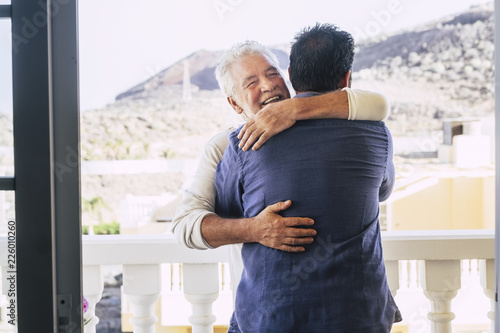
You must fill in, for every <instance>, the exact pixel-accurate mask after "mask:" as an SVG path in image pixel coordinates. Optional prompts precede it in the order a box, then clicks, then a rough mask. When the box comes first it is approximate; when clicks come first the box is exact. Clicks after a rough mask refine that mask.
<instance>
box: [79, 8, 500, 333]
mask: <svg viewBox="0 0 500 333" xmlns="http://www.w3.org/2000/svg"><path fill="white" fill-rule="evenodd" d="M79 5H80V11H79V13H80V64H81V67H80V76H81V110H82V115H81V135H82V136H81V157H82V198H83V220H84V224H85V227H84V228H85V232H87V230H92V229H93V232H94V233H95V234H100V233H103V234H106V233H115V232H119V233H122V234H137V233H143V234H152V233H164V232H166V231H168V229H169V226H168V224H169V221H170V219H171V218H172V216H173V215H174V213H175V208H176V205H177V202H178V200H179V199H180V196H181V193H182V191H183V189H185V188H186V186H187V184H189V179H190V176H191V175H192V173H193V171H194V169H195V167H196V164H197V161H198V158H199V156H200V154H201V152H202V151H203V147H204V144H205V143H206V142H207V141H208V140H209V139H210V138H211V137H212V136H213V135H215V134H216V133H218V132H221V131H223V130H224V129H226V128H228V127H231V126H234V125H237V124H239V123H241V122H242V120H241V119H240V118H238V117H237V116H236V115H235V112H234V111H233V110H232V108H231V107H230V106H229V105H228V103H227V101H226V100H225V98H224V97H223V96H222V95H221V93H220V92H219V91H218V86H217V83H216V82H215V80H214V78H213V71H214V68H215V66H216V64H217V61H218V59H219V57H220V56H221V54H222V51H224V50H226V49H228V48H229V47H230V46H231V45H233V44H234V43H236V42H240V41H244V40H247V39H253V40H257V41H259V42H261V43H262V44H264V45H266V46H269V47H271V48H272V49H273V50H274V51H275V53H276V54H277V56H278V58H279V60H280V66H281V67H282V69H283V71H284V72H286V69H287V67H288V62H289V61H288V57H289V47H290V41H292V40H293V37H294V35H295V34H296V33H297V32H299V31H300V30H301V29H302V28H304V27H306V26H310V25H314V24H315V23H316V22H332V23H335V24H338V25H339V26H340V27H341V28H342V29H345V30H347V31H349V32H351V33H352V34H353V36H354V37H355V40H356V43H357V53H356V56H355V62H354V66H353V81H352V87H353V88H358V89H363V90H369V91H375V92H379V93H382V94H384V95H385V96H386V97H387V98H388V99H389V100H390V102H391V114H390V116H389V119H388V120H387V121H386V124H387V126H388V127H389V128H390V130H391V132H392V135H393V142H394V153H395V154H394V155H395V156H394V163H395V167H396V172H397V173H396V176H397V183H396V187H395V189H394V192H393V194H392V196H391V197H390V198H389V200H388V201H387V202H385V203H382V204H381V206H380V222H381V227H382V229H383V230H389V231H391V230H421V229H425V230H436V229H450V230H451V229H492V228H494V199H492V198H494V181H493V179H494V175H495V172H494V171H495V166H494V159H493V151H494V109H493V107H494V95H493V91H494V90H493V82H494V77H493V75H494V68H493V67H494V65H493V51H494V44H493V26H494V25H493V24H494V23H493V3H491V2H490V1H481V0H477V1H474V0H463V1H451V0H448V1H441V2H439V3H437V2H436V1H433V2H431V1H430V0H425V1H420V2H411V3H410V2H399V1H363V2H351V3H348V2H346V3H344V4H343V5H342V10H339V8H337V7H336V6H333V5H332V2H331V1H317V2H315V6H313V7H308V10H307V11H304V5H303V2H297V1H272V2H271V1H263V0H255V1H229V0H228V1H226V0H222V1H195V0H191V1H183V2H179V1H176V2H167V1H154V0H147V1H142V2H141V5H140V6H138V5H137V3H136V2H135V1H132V0H125V1H123V0H120V1H118V0H116V1H105V2H103V1H98V0H86V1H80V3H79ZM263 8H265V12H263ZM360 8H361V9H360ZM429 8H433V9H432V10H429ZM346 13H352V15H346ZM270 14H272V15H270ZM285 18H286V19H285ZM200 27H201V28H200ZM403 264H404V265H405V267H407V269H405V273H404V274H407V276H406V277H407V278H408V286H412V287H415V288H416V287H417V285H418V283H417V281H418V279H417V272H418V269H419V268H418V267H419V266H418V265H419V263H418V262H417V261H416V260H409V261H408V262H405V263H403ZM403 264H401V267H403ZM468 265H470V266H467V267H475V268H471V271H474V270H477V269H476V266H475V265H477V263H475V262H470V263H468ZM106 269H109V271H110V273H109V274H110V275H118V274H119V267H118V268H117V267H112V268H109V267H108V268H106ZM167 270H169V272H170V273H169V275H170V278H171V279H172V280H175V285H176V287H177V286H179V287H178V289H179V290H180V289H181V287H180V285H181V282H180V281H178V280H177V279H179V278H178V276H180V273H179V271H180V270H181V268H179V267H177V266H175V265H172V266H171V267H170V268H168V269H167ZM171 272H175V273H171ZM172 283H173V282H172ZM165 289H167V288H165ZM401 289H404V287H401ZM407 289H411V288H407ZM179 290H178V291H179ZM404 292H408V293H410V294H411V292H413V290H409V291H408V290H406V289H405V290H404ZM404 292H402V293H401V294H404ZM110 293H111V294H112V293H113V292H111V291H110ZM228 296H229V295H228ZM405 297H407V298H406V301H404V300H402V299H398V300H397V301H398V302H400V303H401V304H402V305H401V308H402V309H403V308H404V309H405V311H408V312H406V313H409V315H408V316H406V319H407V320H408V322H409V323H408V326H410V327H412V329H415V328H416V327H418V325H419V323H421V322H423V324H422V325H426V323H427V319H426V315H427V312H429V310H428V309H427V307H428V301H427V300H425V298H424V297H423V294H422V293H421V292H419V297H420V298H419V300H418V302H414V304H411V303H412V302H413V300H414V299H413V298H412V297H413V296H412V295H410V296H409V297H408V294H406V296H405ZM221 298H223V297H221ZM410 300H411V301H410ZM484 301H485V302H487V300H486V299H484ZM405 302H407V303H405ZM110 303H111V302H110ZM417 303H418V304H417ZM463 303H467V302H463ZM483 303H484V302H483ZM415 304H417V305H415ZM475 304H476V303H475ZM176 305H177V303H176ZM483 305H484V304H481V306H483ZM415 306H416V307H418V308H415ZM412 307H413V308H412ZM464 308H465V307H462V310H457V313H460V317H461V318H463V316H464V313H463V312H464V311H463V309H464ZM127 311H129V310H128V308H127V306H126V305H124V306H123V308H122V313H126V315H130V313H128V312H127ZM481 311H482V310H481ZM486 312H487V311H482V312H481V313H483V314H484V313H486ZM465 316H466V315H465ZM166 317H168V316H166ZM223 317H224V316H221V317H219V315H218V316H217V318H223ZM457 317H459V315H458V314H457ZM483 317H484V316H483ZM171 318H172V317H171ZM173 318H174V319H173V320H172V323H171V326H174V323H173V321H175V320H177V318H178V317H177V316H174V317H173ZM186 318H187V317H186ZM109 320H112V319H109ZM168 320H169V319H167V320H166V321H165V322H168ZM124 322H125V321H124ZM463 322H467V323H469V322H470V321H467V319H464V321H463ZM485 323H486V324H485ZM180 324H183V325H184V324H185V325H188V323H187V320H186V321H185V323H184V322H183V323H178V322H176V323H175V325H180ZM216 324H219V322H217V323H216ZM220 324H221V325H223V324H227V322H226V323H222V322H221V323H220ZM487 324H488V322H487V319H484V320H483V321H482V322H480V323H479V325H483V326H481V327H484V325H487ZM408 326H407V327H406V328H404V327H399V328H401V330H405V329H406V330H407V329H408ZM420 327H421V328H422V330H423V331H428V330H427V329H426V328H424V327H423V326H420ZM122 329H123V330H124V331H125V330H127V329H128V330H131V327H122Z"/></svg>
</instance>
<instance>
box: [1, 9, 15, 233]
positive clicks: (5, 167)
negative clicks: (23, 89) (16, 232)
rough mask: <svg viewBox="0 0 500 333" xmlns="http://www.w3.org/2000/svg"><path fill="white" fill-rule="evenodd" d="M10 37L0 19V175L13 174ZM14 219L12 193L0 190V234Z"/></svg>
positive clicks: (8, 28) (8, 27) (7, 23)
mask: <svg viewBox="0 0 500 333" xmlns="http://www.w3.org/2000/svg"><path fill="white" fill-rule="evenodd" d="M11 50H12V38H11V24H10V19H0V73H2V74H1V75H0V177H13V176H14V149H13V141H14V140H13V132H12V51H11ZM9 220H14V193H13V192H12V191H0V236H5V235H6V234H7V222H8V221H9Z"/></svg>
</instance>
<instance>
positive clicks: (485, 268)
mask: <svg viewBox="0 0 500 333" xmlns="http://www.w3.org/2000/svg"><path fill="white" fill-rule="evenodd" d="M479 272H480V275H481V286H482V287H483V288H484V293H485V294H486V296H487V297H488V298H489V299H490V301H491V311H489V312H488V318H490V320H491V332H495V260H494V259H487V260H481V261H480V262H479Z"/></svg>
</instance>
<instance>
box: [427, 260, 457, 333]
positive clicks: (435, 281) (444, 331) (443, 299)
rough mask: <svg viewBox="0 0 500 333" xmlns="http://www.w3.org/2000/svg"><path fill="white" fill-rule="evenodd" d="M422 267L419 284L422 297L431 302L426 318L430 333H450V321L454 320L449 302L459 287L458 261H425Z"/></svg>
mask: <svg viewBox="0 0 500 333" xmlns="http://www.w3.org/2000/svg"><path fill="white" fill-rule="evenodd" d="M422 266H423V267H422V279H421V280H420V282H421V284H422V288H423V289H424V295H425V296H426V297H427V298H428V299H429V300H430V301H431V312H429V314H428V315H427V318H428V319H429V320H430V321H431V327H432V332H433V333H451V332H452V331H451V321H452V320H453V319H455V314H454V313H453V312H451V301H452V300H453V298H454V297H455V296H456V295H457V292H458V290H459V289H460V285H461V282H460V277H461V271H460V261H459V260H426V261H425V262H424V264H423V265H422Z"/></svg>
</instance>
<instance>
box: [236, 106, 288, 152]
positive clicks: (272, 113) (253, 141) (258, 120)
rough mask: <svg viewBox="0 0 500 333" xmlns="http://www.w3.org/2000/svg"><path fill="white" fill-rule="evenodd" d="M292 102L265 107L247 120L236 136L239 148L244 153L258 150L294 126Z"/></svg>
mask: <svg viewBox="0 0 500 333" xmlns="http://www.w3.org/2000/svg"><path fill="white" fill-rule="evenodd" d="M292 107H293V102H292V100H285V101H281V102H277V103H271V104H269V105H266V107H264V108H263V109H262V110H260V111H259V112H257V113H256V114H255V116H254V117H253V118H251V119H249V120H248V121H247V122H246V124H245V125H244V126H243V128H242V129H241V130H240V133H239V134H238V139H240V140H241V141H240V144H239V147H240V148H241V149H243V150H244V151H246V150H248V149H250V148H252V149H253V150H257V149H259V148H260V147H261V146H262V145H263V144H264V143H265V142H266V141H267V140H269V139H270V138H271V137H273V136H274V135H276V134H278V133H280V132H282V131H284V130H286V129H287V128H290V127H291V126H292V125H293V124H295V119H294V116H293V112H292V109H291V108H292Z"/></svg>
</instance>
